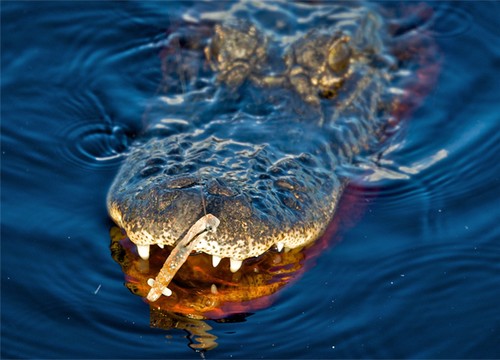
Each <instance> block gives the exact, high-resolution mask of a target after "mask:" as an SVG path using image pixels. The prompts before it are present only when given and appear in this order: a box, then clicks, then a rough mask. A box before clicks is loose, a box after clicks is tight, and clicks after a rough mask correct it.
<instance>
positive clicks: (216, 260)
mask: <svg viewBox="0 0 500 360" xmlns="http://www.w3.org/2000/svg"><path fill="white" fill-rule="evenodd" d="M221 260H222V258H220V257H218V256H215V255H212V265H213V267H217V265H219V263H220V261H221Z"/></svg>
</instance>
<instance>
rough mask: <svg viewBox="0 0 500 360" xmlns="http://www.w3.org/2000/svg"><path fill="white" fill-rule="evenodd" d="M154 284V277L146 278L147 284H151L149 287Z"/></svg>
mask: <svg viewBox="0 0 500 360" xmlns="http://www.w3.org/2000/svg"><path fill="white" fill-rule="evenodd" d="M154 284H155V279H151V278H149V279H148V285H149V286H151V287H153V285H154Z"/></svg>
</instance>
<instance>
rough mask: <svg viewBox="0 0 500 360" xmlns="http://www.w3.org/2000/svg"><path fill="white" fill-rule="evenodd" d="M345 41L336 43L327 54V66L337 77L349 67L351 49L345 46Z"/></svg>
mask: <svg viewBox="0 0 500 360" xmlns="http://www.w3.org/2000/svg"><path fill="white" fill-rule="evenodd" d="M347 41H348V40H347V39H346V38H341V39H340V40H338V41H336V42H335V43H334V44H333V45H332V47H331V48H330V52H329V53H328V66H329V67H330V69H331V70H332V71H333V72H335V73H336V74H337V75H342V74H344V73H345V72H346V71H347V68H348V67H349V60H350V58H351V48H350V47H349V45H348V44H347Z"/></svg>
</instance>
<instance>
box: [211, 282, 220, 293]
mask: <svg viewBox="0 0 500 360" xmlns="http://www.w3.org/2000/svg"><path fill="white" fill-rule="evenodd" d="M210 292H211V293H212V294H214V295H217V292H218V291H217V285H215V284H212V286H211V287H210Z"/></svg>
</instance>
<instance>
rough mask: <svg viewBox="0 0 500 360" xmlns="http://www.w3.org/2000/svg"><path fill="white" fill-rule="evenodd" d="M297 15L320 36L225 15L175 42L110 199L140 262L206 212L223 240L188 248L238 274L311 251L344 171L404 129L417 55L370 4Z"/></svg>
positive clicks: (302, 9)
mask: <svg viewBox="0 0 500 360" xmlns="http://www.w3.org/2000/svg"><path fill="white" fill-rule="evenodd" d="M292 7H293V9H294V11H297V14H300V16H302V18H304V19H305V18H307V17H311V16H312V17H317V19H316V21H315V22H314V23H315V27H314V28H302V27H301V26H297V29H295V30H290V29H287V28H286V26H285V25H286V24H285V25H283V24H282V23H280V22H279V21H276V22H275V23H274V24H271V25H269V24H267V27H264V26H259V25H258V24H253V23H251V22H248V21H241V20H238V19H237V17H236V16H235V14H237V12H236V11H229V12H228V14H229V15H228V17H229V18H230V20H229V21H226V22H225V23H224V24H213V23H211V22H208V23H203V22H202V21H200V22H199V23H196V24H194V25H193V24H189V25H188V26H186V27H185V29H182V30H180V31H178V32H176V33H173V34H172V35H171V36H170V37H169V39H168V44H167V46H166V51H165V52H164V54H163V65H164V66H163V68H164V80H165V83H164V85H165V86H164V89H163V92H162V94H161V95H162V96H159V97H158V99H157V101H156V103H155V104H154V105H153V106H152V107H151V109H149V111H148V119H147V129H146V131H145V133H144V136H143V137H142V138H141V139H140V140H138V141H137V142H136V143H135V144H134V145H133V147H132V149H131V150H130V154H129V155H128V158H127V159H126V161H125V163H124V164H123V166H122V168H121V170H120V172H119V173H118V175H117V177H116V179H115V181H114V183H113V185H112V187H111V189H110V191H109V194H108V200H107V203H108V209H109V213H110V215H111V217H112V218H113V219H114V221H115V222H116V223H117V224H118V225H119V226H120V227H121V228H123V229H124V230H125V231H126V233H127V235H128V237H129V238H130V240H131V241H132V242H133V243H135V244H136V245H137V246H138V249H139V254H140V255H141V257H143V258H145V259H147V258H148V256H149V246H151V245H158V246H160V247H163V246H165V245H167V246H175V244H176V243H177V241H179V239H181V238H182V237H183V236H184V235H185V234H186V232H187V231H188V230H189V229H190V228H191V226H192V225H193V224H194V223H195V222H196V221H197V220H198V219H200V218H201V217H202V216H203V215H204V214H207V213H209V214H213V215H214V216H215V217H216V218H217V219H219V220H220V225H219V226H218V229H217V232H216V233H215V232H209V233H207V234H206V236H204V237H203V238H200V239H198V240H197V241H196V242H195V243H192V244H190V248H189V249H190V250H193V251H195V252H202V253H205V254H208V255H210V256H212V259H213V266H217V265H218V264H219V262H220V260H221V259H222V258H229V259H230V270H231V271H232V272H236V271H238V269H239V267H240V266H241V264H242V262H243V261H244V260H246V259H249V258H254V257H258V256H260V255H262V254H263V253H265V252H266V251H268V250H269V249H275V250H278V251H283V249H285V250H287V249H294V248H300V247H303V246H305V245H307V244H310V243H311V242H313V241H314V240H316V239H317V238H318V237H319V236H320V235H321V234H322V233H323V232H324V231H325V229H326V227H327V225H328V224H329V223H330V221H331V219H332V218H333V216H334V214H335V211H336V206H337V203H338V201H339V198H340V196H341V194H342V191H343V189H344V187H345V185H346V183H347V181H348V178H347V177H346V176H344V175H343V173H344V171H343V169H344V166H346V165H347V166H349V165H351V164H352V163H353V161H355V159H356V157H357V156H359V155H360V154H371V153H373V152H375V151H377V150H378V149H380V146H381V144H382V143H383V141H384V140H385V138H386V137H387V135H388V134H389V133H390V132H391V131H393V130H394V129H395V127H396V126H397V119H396V117H397V115H396V114H397V113H398V109H397V107H398V104H399V102H398V99H399V100H400V99H401V97H402V96H401V95H402V94H404V91H403V90H402V89H400V88H398V86H399V84H400V80H401V78H403V77H408V76H409V75H411V74H412V73H411V71H410V70H412V67H414V65H415V61H416V60H415V57H414V56H413V55H415V54H413V55H412V56H413V57H412V56H409V55H408V56H407V57H406V60H402V57H399V55H400V54H398V53H396V52H395V51H394V49H395V48H396V47H394V46H392V45H393V42H394V39H392V38H391V35H390V33H389V31H388V26H387V23H385V22H384V21H383V19H382V17H381V16H380V15H379V14H377V13H375V12H374V11H372V10H371V9H369V8H367V7H358V6H355V5H349V7H345V6H343V5H342V6H341V5H333V4H326V5H324V6H315V5H300V4H299V5H293V6H292ZM299 20H300V17H299ZM299 20H298V21H297V23H300V21H299ZM283 27H284V28H283ZM207 28H208V29H210V30H208V33H209V35H210V36H207ZM287 31H288V32H287ZM283 32H286V35H284V36H279V37H276V38H275V37H273V36H272V35H273V34H277V33H283ZM277 38H278V40H277ZM180 44H182V46H181V45H180ZM407 54H410V52H409V53H407Z"/></svg>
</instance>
